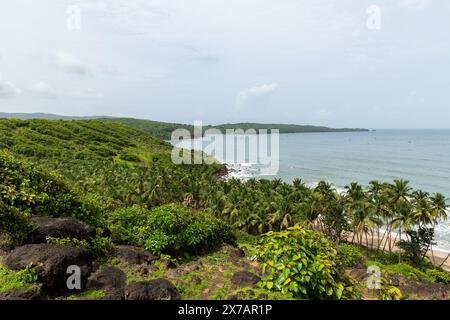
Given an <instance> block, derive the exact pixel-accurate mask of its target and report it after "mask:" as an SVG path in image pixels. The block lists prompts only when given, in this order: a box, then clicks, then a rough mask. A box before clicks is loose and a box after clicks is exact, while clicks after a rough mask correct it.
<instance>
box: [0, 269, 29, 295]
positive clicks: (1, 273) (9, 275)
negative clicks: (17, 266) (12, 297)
mask: <svg viewBox="0 0 450 320" xmlns="http://www.w3.org/2000/svg"><path fill="white" fill-rule="evenodd" d="M36 281H37V273H36V272H35V271H34V270H33V269H31V268H26V269H24V270H20V271H12V270H9V269H7V268H5V267H4V266H3V265H1V264H0V292H5V291H9V290H11V289H33V288H35V287H36Z"/></svg>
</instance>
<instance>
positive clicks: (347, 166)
mask: <svg viewBox="0 0 450 320" xmlns="http://www.w3.org/2000/svg"><path fill="white" fill-rule="evenodd" d="M183 145H184V147H189V146H190V143H189V142H188V141H185V142H184V143H183ZM219 160H223V159H219ZM232 168H233V169H234V173H233V175H234V176H236V177H239V178H244V179H245V178H249V177H253V176H254V177H257V178H258V177H261V176H260V175H259V170H258V165H257V164H251V163H240V164H235V165H232ZM264 178H281V179H283V180H284V181H287V182H290V181H292V180H293V179H294V178H301V179H302V180H303V181H305V182H306V183H308V184H309V185H311V186H313V185H315V184H316V183H317V182H318V181H321V180H325V181H328V182H330V183H332V184H333V185H334V186H335V187H336V188H337V189H338V190H341V189H343V188H344V187H345V186H346V185H347V184H349V183H351V182H353V181H356V182H359V183H361V184H363V185H366V184H368V183H369V182H370V181H371V180H380V181H383V182H384V181H388V182H391V181H392V180H394V179H404V180H408V181H410V184H411V186H412V187H414V188H418V189H422V190H424V191H427V192H430V193H434V192H441V193H443V194H444V195H445V196H446V197H448V198H450V130H376V131H370V132H349V133H307V134H282V135H280V167H279V171H278V174H277V175H275V176H267V177H264ZM436 238H437V241H438V246H439V247H440V248H443V249H447V250H450V222H449V221H447V222H443V223H441V224H440V225H439V226H438V228H437V230H436Z"/></svg>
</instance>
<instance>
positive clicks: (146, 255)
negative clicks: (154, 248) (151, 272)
mask: <svg viewBox="0 0 450 320" xmlns="http://www.w3.org/2000/svg"><path fill="white" fill-rule="evenodd" d="M114 255H115V256H116V257H117V258H118V259H119V260H120V261H121V262H123V263H127V264H129V265H139V264H151V263H153V262H154V261H156V260H159V258H158V257H157V256H155V255H153V254H151V253H150V252H148V251H147V250H145V249H143V248H139V247H134V246H117V247H116V248H115V249H114Z"/></svg>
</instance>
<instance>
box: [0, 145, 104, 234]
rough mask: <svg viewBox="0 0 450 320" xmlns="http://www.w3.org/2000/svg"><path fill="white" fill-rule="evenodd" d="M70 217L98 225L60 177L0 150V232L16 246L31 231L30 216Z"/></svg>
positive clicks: (86, 204)
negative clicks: (10, 237) (10, 238)
mask: <svg viewBox="0 0 450 320" xmlns="http://www.w3.org/2000/svg"><path fill="white" fill-rule="evenodd" d="M31 214H35V215H42V216H49V217H74V218H78V219H80V220H84V221H86V222H89V223H91V224H94V225H95V224H97V223H99V219H100V218H99V215H100V212H99V209H98V208H97V207H96V206H95V205H94V204H92V203H90V202H86V201H85V200H81V199H80V198H79V196H78V195H77V194H76V193H75V192H73V191H72V190H71V189H70V188H69V187H68V186H67V185H66V183H65V182H64V181H63V180H62V178H61V177H59V176H57V175H56V174H53V173H50V172H48V171H47V170H45V169H43V168H40V167H38V166H36V165H34V164H32V163H30V162H27V161H21V160H17V159H16V158H15V157H14V156H13V155H12V154H11V153H9V152H7V151H4V150H0V230H3V232H6V233H8V234H9V235H10V236H12V237H13V238H14V240H15V241H16V242H21V241H22V240H24V239H25V238H26V236H27V234H28V232H29V231H30V229H31V227H32V226H31V223H30V215H31Z"/></svg>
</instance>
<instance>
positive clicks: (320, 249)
mask: <svg viewBox="0 0 450 320" xmlns="http://www.w3.org/2000/svg"><path fill="white" fill-rule="evenodd" d="M256 251H257V255H258V259H259V261H260V262H261V267H262V271H263V273H264V274H267V276H266V277H265V278H264V279H263V280H262V282H261V284H260V285H261V286H262V287H264V288H267V289H272V290H275V291H281V292H283V293H284V292H290V293H292V294H293V295H294V296H295V297H297V298H310V299H343V298H351V297H352V296H353V285H352V283H351V279H350V278H348V277H346V276H345V275H344V276H342V275H343V274H344V273H343V272H341V271H342V270H341V269H340V266H339V258H338V256H337V252H336V250H335V249H334V248H333V247H332V245H331V244H330V242H328V240H327V239H326V238H324V237H323V236H322V235H321V234H319V233H317V232H314V231H311V230H306V229H302V228H300V227H294V228H290V229H288V230H287V231H284V232H269V233H267V234H265V235H263V236H262V239H261V241H260V244H259V245H258V246H257V248H256Z"/></svg>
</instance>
